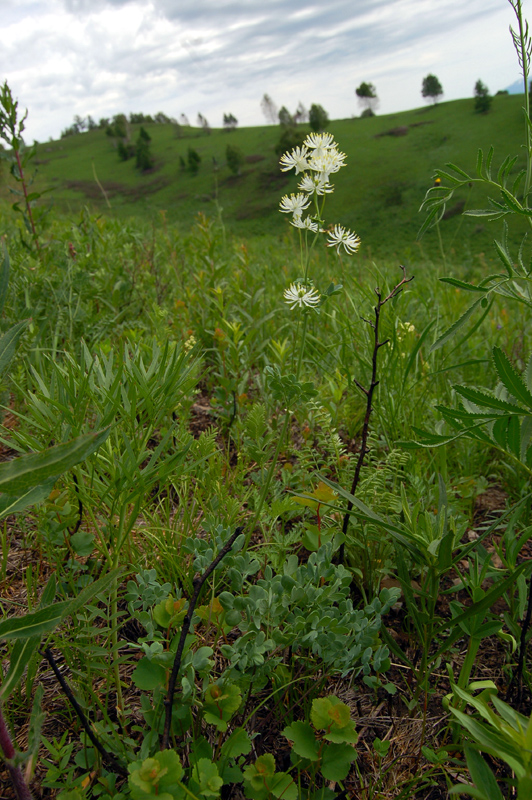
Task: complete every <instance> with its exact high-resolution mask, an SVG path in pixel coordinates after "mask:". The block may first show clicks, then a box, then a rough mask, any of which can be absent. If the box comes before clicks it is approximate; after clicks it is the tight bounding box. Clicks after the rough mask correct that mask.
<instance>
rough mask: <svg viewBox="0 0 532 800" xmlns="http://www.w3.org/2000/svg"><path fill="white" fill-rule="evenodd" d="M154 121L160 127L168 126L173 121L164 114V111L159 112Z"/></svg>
mask: <svg viewBox="0 0 532 800" xmlns="http://www.w3.org/2000/svg"><path fill="white" fill-rule="evenodd" d="M146 121H147V120H146ZM153 121H154V122H156V123H157V124H158V125H168V124H169V123H170V122H171V121H172V120H171V119H170V117H168V116H167V115H166V114H165V113H164V111H158V112H157V114H156V115H155V116H154V118H153Z"/></svg>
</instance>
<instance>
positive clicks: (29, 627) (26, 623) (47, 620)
mask: <svg viewBox="0 0 532 800" xmlns="http://www.w3.org/2000/svg"><path fill="white" fill-rule="evenodd" d="M68 606H69V601H68V600H63V601H61V602H60V603H54V604H53V605H51V606H47V607H46V608H41V609H39V610H38V611H33V612H32V613H31V614H25V615H24V616H22V617H11V618H9V619H5V620H3V621H2V622H0V639H28V638H31V637H32V636H39V637H40V636H44V634H46V633H50V632H51V631H53V629H54V628H55V627H56V626H57V625H59V623H60V622H61V620H62V619H63V617H64V616H65V614H66V611H67V608H68Z"/></svg>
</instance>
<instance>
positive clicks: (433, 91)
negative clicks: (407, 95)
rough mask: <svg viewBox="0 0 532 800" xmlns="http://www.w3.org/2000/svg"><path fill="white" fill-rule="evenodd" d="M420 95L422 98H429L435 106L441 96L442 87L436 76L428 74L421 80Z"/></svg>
mask: <svg viewBox="0 0 532 800" xmlns="http://www.w3.org/2000/svg"><path fill="white" fill-rule="evenodd" d="M421 94H422V95H423V97H424V98H429V99H430V100H432V102H433V103H434V105H436V103H437V102H438V98H439V97H441V95H442V94H443V89H442V85H441V83H440V82H439V80H438V78H437V77H436V75H430V74H429V75H427V77H426V78H423V82H422V84H421Z"/></svg>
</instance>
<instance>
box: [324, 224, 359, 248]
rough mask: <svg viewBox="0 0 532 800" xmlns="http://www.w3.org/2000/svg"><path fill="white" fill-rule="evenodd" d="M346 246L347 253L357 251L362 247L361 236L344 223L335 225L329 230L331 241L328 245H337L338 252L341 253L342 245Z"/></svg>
mask: <svg viewBox="0 0 532 800" xmlns="http://www.w3.org/2000/svg"><path fill="white" fill-rule="evenodd" d="M341 245H343V246H344V250H345V252H346V253H348V254H349V255H351V254H352V253H356V251H357V250H358V248H359V247H360V238H359V237H358V236H357V235H356V233H351V231H348V230H346V229H345V228H344V227H342V225H335V226H334V229H333V230H332V231H329V241H328V242H327V247H336V252H337V253H338V254H340V246H341Z"/></svg>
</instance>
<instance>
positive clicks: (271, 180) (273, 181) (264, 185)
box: [257, 167, 290, 192]
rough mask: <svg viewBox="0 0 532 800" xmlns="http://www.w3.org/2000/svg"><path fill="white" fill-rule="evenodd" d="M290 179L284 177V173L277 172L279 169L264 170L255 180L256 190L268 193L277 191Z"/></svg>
mask: <svg viewBox="0 0 532 800" xmlns="http://www.w3.org/2000/svg"><path fill="white" fill-rule="evenodd" d="M289 182H290V179H289V178H288V176H287V175H286V173H285V172H279V169H278V168H277V167H276V169H275V170H272V171H270V170H265V171H264V172H260V173H259V175H258V179H257V184H258V188H259V189H261V190H263V191H265V192H268V191H270V190H274V189H275V190H278V189H282V188H284V187H285V186H286V185H287V184H288V183H289Z"/></svg>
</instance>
